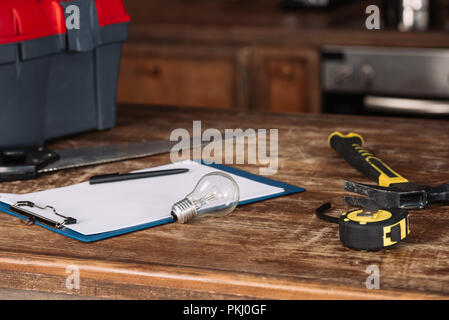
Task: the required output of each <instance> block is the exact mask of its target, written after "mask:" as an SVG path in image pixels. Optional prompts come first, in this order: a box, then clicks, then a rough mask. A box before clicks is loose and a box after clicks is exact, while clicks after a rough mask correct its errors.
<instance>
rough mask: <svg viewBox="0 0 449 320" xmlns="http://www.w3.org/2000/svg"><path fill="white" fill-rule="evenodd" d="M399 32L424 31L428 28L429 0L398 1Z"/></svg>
mask: <svg viewBox="0 0 449 320" xmlns="http://www.w3.org/2000/svg"><path fill="white" fill-rule="evenodd" d="M398 27H399V30H401V31H424V30H427V28H428V27H429V0H401V1H399V26H398Z"/></svg>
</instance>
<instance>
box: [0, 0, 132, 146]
mask: <svg viewBox="0 0 449 320" xmlns="http://www.w3.org/2000/svg"><path fill="white" fill-rule="evenodd" d="M129 20H130V18H129V16H128V15H127V14H126V11H125V8H124V6H123V3H122V0H59V1H57V0H1V2H0V149H8V148H20V147H36V146H41V145H43V143H44V141H45V140H46V139H49V138H55V137H60V136H64V135H68V134H73V133H77V132H81V131H85V130H92V129H98V130H102V129H107V128H111V127H113V126H114V124H115V107H116V95H117V81H118V74H119V68H120V57H121V50H122V44H123V42H124V41H125V40H126V39H127V37H128V22H129Z"/></svg>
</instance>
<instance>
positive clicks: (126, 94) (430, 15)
mask: <svg viewBox="0 0 449 320" xmlns="http://www.w3.org/2000/svg"><path fill="white" fill-rule="evenodd" d="M124 3H125V6H126V9H127V10H128V13H129V14H130V15H131V18H132V21H131V25H130V38H129V40H128V41H127V42H126V44H125V47H124V51H123V57H122V65H121V74H120V80H119V93H118V101H119V103H143V104H151V105H170V106H186V107H206V108H211V109H233V110H254V111H271V112H286V113H345V114H368V115H371V114H373V115H378V114H382V115H383V114H387V115H400V116H414V117H438V118H446V117H447V118H449V20H448V18H449V1H447V0H431V1H429V0H379V1H375V0H369V1H360V0H359V1H351V0H279V1H276V0H164V1H157V0H145V1H141V0H124ZM370 5H375V6H377V7H378V8H379V26H380V30H368V29H367V26H366V20H367V19H368V18H370V17H371V18H372V17H375V16H372V15H371V13H372V12H368V13H367V12H366V9H367V7H368V6H370ZM370 21H371V22H372V21H373V20H370Z"/></svg>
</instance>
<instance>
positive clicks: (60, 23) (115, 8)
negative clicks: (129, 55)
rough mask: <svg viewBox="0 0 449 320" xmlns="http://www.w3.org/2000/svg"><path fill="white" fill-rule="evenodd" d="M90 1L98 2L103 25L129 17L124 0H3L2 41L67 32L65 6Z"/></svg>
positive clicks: (127, 20) (100, 21) (16, 40)
mask: <svg viewBox="0 0 449 320" xmlns="http://www.w3.org/2000/svg"><path fill="white" fill-rule="evenodd" d="M90 2H95V7H96V13H97V15H98V17H95V18H97V19H98V20H97V21H98V25H99V26H100V27H104V26H108V25H112V24H118V23H125V22H129V20H130V17H129V15H128V14H127V13H126V10H125V7H124V5H123V2H122V0H1V1H0V44H6V43H15V42H23V41H27V40H32V39H38V38H43V37H48V36H52V35H57V34H65V33H67V28H66V15H65V13H66V12H65V8H64V7H67V6H68V5H70V4H74V5H81V4H86V3H90ZM63 4H64V5H63ZM82 14H85V13H82Z"/></svg>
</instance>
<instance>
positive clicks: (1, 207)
mask: <svg viewBox="0 0 449 320" xmlns="http://www.w3.org/2000/svg"><path fill="white" fill-rule="evenodd" d="M198 163H200V164H202V165H205V166H208V167H211V168H213V169H216V170H221V171H224V172H227V173H230V174H233V175H235V176H238V177H242V178H246V179H249V180H252V181H256V182H259V183H262V184H265V185H268V186H272V187H277V188H281V189H283V191H282V192H278V193H273V194H270V195H266V196H263V197H257V198H251V199H246V200H242V201H240V202H239V204H238V206H242V205H247V204H250V203H254V202H258V201H263V200H267V199H271V198H276V197H280V196H284V195H289V194H294V193H299V192H304V191H305V189H303V188H300V187H297V186H294V185H291V184H288V183H284V182H280V181H276V180H272V179H269V178H267V177H262V176H259V175H255V174H251V173H249V172H246V171H243V170H239V169H236V168H233V167H229V166H226V165H222V164H215V163H206V162H204V161H201V162H198ZM48 205H49V207H50V205H51V204H48ZM50 208H52V209H54V208H53V207H50ZM54 210H56V209H54ZM0 212H3V213H6V214H9V215H12V216H15V217H17V218H20V219H23V220H25V221H29V218H28V217H26V216H25V215H23V214H20V213H19V212H18V211H17V210H15V209H14V206H13V205H11V204H8V203H5V202H1V201H0ZM65 218H70V217H65ZM172 222H174V220H173V218H172V217H171V216H170V217H167V218H163V219H159V220H156V221H152V222H150V223H143V224H139V225H135V226H132V227H125V228H119V229H117V230H113V231H108V232H102V233H97V234H89V235H86V234H82V233H79V232H76V231H74V230H71V229H69V228H67V227H63V228H58V227H56V226H55V225H54V226H52V225H51V223H42V222H40V221H34V224H35V225H38V226H40V227H43V228H45V229H47V230H50V231H53V232H56V233H58V234H60V235H63V236H66V237H68V238H71V239H75V240H79V241H82V242H95V241H99V240H103V239H107V238H111V237H115V236H119V235H122V234H126V233H130V232H135V231H139V230H143V229H147V228H151V227H155V226H158V225H163V224H167V223H172Z"/></svg>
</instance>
